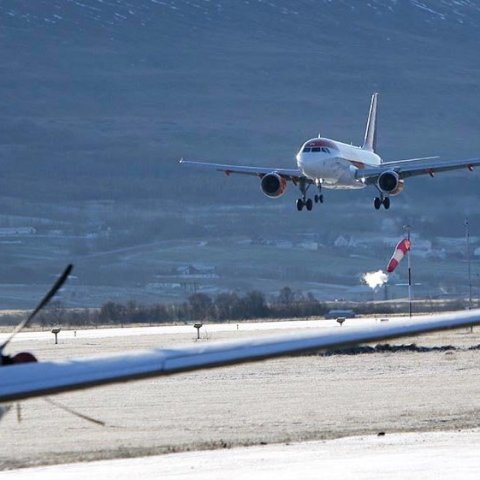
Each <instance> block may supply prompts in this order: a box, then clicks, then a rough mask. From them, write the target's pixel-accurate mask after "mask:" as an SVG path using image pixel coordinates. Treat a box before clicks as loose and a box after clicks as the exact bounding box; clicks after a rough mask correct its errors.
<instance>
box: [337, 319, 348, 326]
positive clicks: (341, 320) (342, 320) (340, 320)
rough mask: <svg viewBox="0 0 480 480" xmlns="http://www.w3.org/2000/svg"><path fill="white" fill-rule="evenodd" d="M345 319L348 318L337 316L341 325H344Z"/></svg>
mask: <svg viewBox="0 0 480 480" xmlns="http://www.w3.org/2000/svg"><path fill="white" fill-rule="evenodd" d="M345 320H346V318H345V317H338V318H337V323H338V324H339V325H340V326H342V325H343V322H344V321H345Z"/></svg>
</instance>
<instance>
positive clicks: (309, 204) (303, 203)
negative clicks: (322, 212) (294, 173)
mask: <svg viewBox="0 0 480 480" xmlns="http://www.w3.org/2000/svg"><path fill="white" fill-rule="evenodd" d="M310 185H311V184H310V183H308V184H307V182H306V179H305V178H300V179H299V181H298V188H299V189H300V192H301V193H302V196H301V197H300V198H299V199H297V210H298V211H299V212H301V211H302V210H303V207H305V208H306V209H307V210H308V211H310V210H311V209H312V208H313V201H312V199H311V198H307V191H308V189H309V188H310ZM317 188H318V194H317V193H316V194H315V195H314V197H313V200H314V201H315V203H323V194H322V185H321V184H320V183H318V184H317Z"/></svg>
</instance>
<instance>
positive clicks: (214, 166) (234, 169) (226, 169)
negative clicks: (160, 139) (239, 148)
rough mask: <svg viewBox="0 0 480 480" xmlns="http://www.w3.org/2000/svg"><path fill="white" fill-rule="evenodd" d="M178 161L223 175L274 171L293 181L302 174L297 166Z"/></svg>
mask: <svg viewBox="0 0 480 480" xmlns="http://www.w3.org/2000/svg"><path fill="white" fill-rule="evenodd" d="M179 163H180V164H181V165H186V166H189V167H195V168H202V169H207V170H216V171H217V172H223V173H225V175H230V174H232V173H240V174H243V175H255V176H257V177H263V176H264V175H268V174H269V173H273V172H275V173H278V175H280V176H282V177H283V178H285V179H286V180H293V181H297V180H298V179H299V178H300V177H302V176H303V174H302V172H301V171H300V170H299V169H298V168H271V167H270V168H268V167H244V166H241V165H223V164H220V163H205V162H191V161H188V160H184V159H183V158H182V159H181V160H180V161H179Z"/></svg>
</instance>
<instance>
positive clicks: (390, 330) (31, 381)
mask: <svg viewBox="0 0 480 480" xmlns="http://www.w3.org/2000/svg"><path fill="white" fill-rule="evenodd" d="M70 271H71V266H68V267H67V269H66V270H65V272H64V273H63V274H62V275H61V277H60V278H59V279H58V280H57V282H56V283H55V285H54V286H53V287H52V289H51V290H50V291H49V292H48V293H47V295H46V296H45V298H44V299H43V300H42V301H41V302H40V304H39V306H38V307H37V308H36V309H35V310H34V311H33V313H32V314H31V315H30V316H29V317H28V319H26V320H25V321H24V322H22V323H21V324H20V325H19V326H18V327H17V328H16V329H15V331H14V333H13V334H12V335H10V336H9V337H8V339H7V340H6V341H5V342H4V343H3V344H2V345H1V346H0V417H1V414H2V413H5V412H6V411H7V410H8V404H9V403H11V402H17V401H20V400H26V399H29V398H35V397H42V396H45V395H52V394H57V393H61V392H69V391H73V390H82V389H86V388H91V387H96V386H100V385H106V384H110V383H119V382H127V381H130V380H136V379H142V378H148V377H156V376H161V375H174V374H177V373H181V372H187V371H191V370H198V369H202V368H213V367H221V366H223V365H231V364H235V363H244V362H251V361H257V360H264V359H268V358H273V357H280V356H284V355H291V354H296V353H301V352H309V351H318V350H325V349H332V348H340V347H346V346H352V345H357V344H360V343H366V342H372V341H381V340H386V339H392V338H398V337H405V336H414V335H418V334H421V333H427V332H434V331H439V330H447V329H453V328H461V327H470V326H474V325H479V324H480V310H470V311H462V312H456V313H450V314H443V315H433V316H431V317H418V318H414V319H410V320H391V321H390V322H388V323H386V322H379V323H377V324H375V325H371V324H370V325H365V326H362V327H356V328H349V327H348V326H338V327H335V328H322V329H319V331H317V332H310V333H307V334H305V333H303V334H297V335H283V336H278V337H263V338H253V339H244V340H239V341H236V342H217V343H215V342H212V343H209V344H196V345H193V346H192V345H189V346H185V347H177V348H168V349H156V350H149V351H143V352H133V353H126V354H117V355H106V356H101V357H92V358H83V359H71V360H64V361H53V362H52V361H50V362H40V361H38V360H37V359H36V358H35V357H34V356H33V355H32V354H30V353H25V352H23V353H19V354H17V355H14V356H10V355H5V354H4V353H3V352H4V349H5V347H6V346H7V345H9V344H10V341H11V340H12V338H13V335H15V334H16V333H18V332H19V331H20V329H21V328H22V327H24V326H25V325H27V324H28V322H29V321H31V320H32V319H33V318H34V316H35V315H36V313H38V312H39V311H40V309H41V308H42V307H43V306H45V305H46V304H47V303H48V301H49V300H50V299H51V298H52V297H53V295H55V293H56V291H58V289H59V288H60V287H61V286H62V284H63V283H64V282H65V280H66V279H67V277H68V275H69V273H70ZM2 404H3V405H4V407H1V405H2ZM84 418H85V416H84Z"/></svg>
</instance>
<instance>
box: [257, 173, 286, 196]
mask: <svg viewBox="0 0 480 480" xmlns="http://www.w3.org/2000/svg"><path fill="white" fill-rule="evenodd" d="M286 188H287V181H286V180H285V179H284V178H283V177H281V176H280V175H279V174H278V173H275V172H272V173H267V175H264V176H263V177H262V183H261V189H262V192H263V193H264V194H265V195H266V196H267V197H270V198H278V197H281V196H282V195H283V194H284V193H285V190H286Z"/></svg>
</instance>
